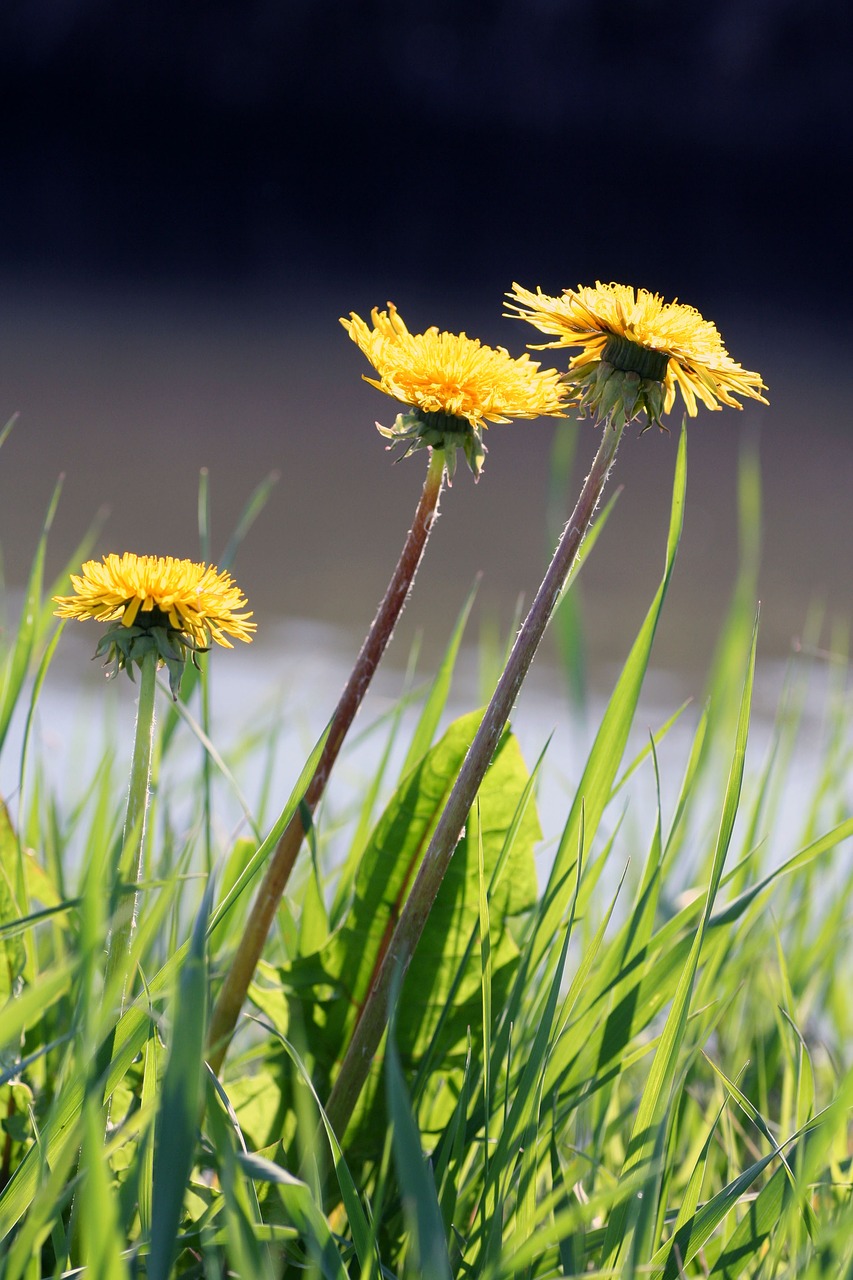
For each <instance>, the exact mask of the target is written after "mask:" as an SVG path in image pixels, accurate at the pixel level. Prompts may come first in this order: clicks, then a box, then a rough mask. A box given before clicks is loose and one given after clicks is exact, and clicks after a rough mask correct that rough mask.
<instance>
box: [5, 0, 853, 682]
mask: <svg viewBox="0 0 853 1280" xmlns="http://www.w3.org/2000/svg"><path fill="white" fill-rule="evenodd" d="M850 66H851V7H850V5H849V3H847V2H846V0H843V2H842V0H817V2H816V3H812V4H810V5H803V4H802V3H794V2H793V0H752V2H750V0H724V2H722V3H717V4H698V3H689V2H688V3H684V2H681V3H676V2H675V0H636V2H634V3H631V4H622V5H617V4H613V3H610V4H608V3H602V0H525V2H524V3H523V4H522V3H519V2H518V0H516V2H514V3H513V2H511V0H491V2H485V0H478V2H474V0H465V2H464V3H459V2H458V0H457V2H456V3H450V2H449V0H448V2H445V3H428V2H424V0H421V2H420V3H412V2H410V0H394V2H393V3H392V2H391V0H384V2H377V0H372V2H367V3H358V4H349V5H347V4H341V3H330V2H325V3H324V2H323V0H240V2H237V0H232V2H231V3H222V2H219V3H217V2H215V0H211V2H209V3H204V4H202V3H174V2H172V3H168V4H167V3H162V2H159V0H157V2H150V3H145V2H144V0H143V2H142V3H138V4H136V5H132V6H126V5H121V4H117V3H115V0H2V3H0V165H2V169H1V170H0V173H1V174H2V198H0V290H1V291H2V292H0V297H2V323H0V419H2V420H4V421H5V418H6V417H7V416H8V415H9V414H10V413H11V412H12V411H14V410H20V411H21V414H22V418H21V422H20V423H19V424H18V426H17V427H16V429H15V431H14V432H13V435H12V437H11V438H10V440H9V441H8V442H7V444H6V446H5V447H4V450H3V454H2V456H0V538H2V541H3V545H4V553H5V559H6V566H7V576H8V578H9V579H10V581H12V582H13V583H14V582H16V581H20V580H21V578H22V576H23V573H24V571H25V568H26V564H27V563H28V560H29V557H30V555H31V552H32V546H33V543H34V540H35V537H36V536H37V530H38V528H39V523H40V519H41V511H42V510H43V507H44V506H45V505H46V503H47V498H48V495H49V492H50V488H51V485H52V482H53V477H54V475H55V473H56V472H58V471H59V470H65V471H66V472H67V479H66V489H65V496H64V498H63V504H62V506H61V508H60V514H59V516H58V523H57V537H56V538H55V539H54V544H53V547H54V549H53V550H52V555H53V556H54V560H55V562H56V566H57V567H58V564H59V563H61V560H62V558H63V554H61V553H64V552H66V551H67V549H68V548H69V547H70V546H72V545H73V544H74V542H76V540H77V537H78V536H79V534H80V532H81V531H82V528H83V527H84V526H85V523H86V522H87V521H88V518H89V516H90V514H91V513H92V512H93V511H94V510H95V509H96V507H97V506H98V505H100V503H101V502H108V503H109V504H110V505H111V507H112V510H113V515H112V517H111V522H110V524H109V525H108V527H107V532H106V533H105V535H104V538H103V539H102V546H103V548H106V547H112V548H114V549H118V550H123V549H125V548H127V549H135V550H139V551H143V550H151V551H155V552H159V553H166V552H173V553H174V554H184V555H196V554H197V550H198V544H197V541H194V539H195V532H194V530H195V485H196V477H197V473H198V468H199V466H200V465H202V464H205V465H207V466H209V467H210V471H211V486H212V493H213V502H214V517H215V521H216V524H215V528H216V529H217V530H218V532H219V535H220V541H223V540H224V537H225V535H226V533H227V531H228V528H229V526H230V523H231V522H232V521H233V520H234V519H235V518H236V514H237V512H238V511H239V509H240V506H241V505H242V502H243V501H244V500H245V497H246V496H247V494H248V492H249V490H250V489H251V487H252V485H253V484H254V483H255V482H256V481H257V480H258V479H260V477H261V475H262V474H264V472H265V471H266V470H268V469H269V468H270V467H277V468H279V469H280V470H281V472H282V482H281V484H280V486H279V489H278V491H277V494H276V496H275V497H274V498H273V500H272V503H271V505H270V507H269V508H268V510H267V511H266V512H265V513H264V515H263V516H262V518H261V522H260V524H259V525H258V528H257V531H256V535H255V541H254V542H250V543H249V544H248V545H247V547H246V549H245V553H244V555H243V558H242V560H241V563H240V564H239V565H238V570H239V573H238V576H239V578H240V581H241V583H244V584H245V586H246V589H247V590H249V591H250V592H251V593H252V599H253V602H256V603H257V607H258V609H259V611H260V613H261V615H262V616H263V615H264V614H265V613H266V614H268V615H270V616H272V615H274V614H276V613H284V614H287V615H291V616H292V615H298V614H307V615H309V616H319V617H325V618H328V619H329V620H331V621H335V622H339V623H342V624H343V625H346V626H351V627H352V628H353V630H354V631H361V630H362V629H363V627H364V625H365V624H366V622H367V621H368V620H369V618H370V616H371V615H372V611H373V607H374V603H375V599H376V597H377V596H378V593H379V591H380V590H381V589H382V586H383V585H384V582H385V580H386V578H387V574H388V571H389V569H390V562H391V561H392V560H393V557H394V555H395V554H396V550H397V548H398V546H399V544H400V541H401V538H402V533H403V531H404V529H405V528H406V522H407V520H408V519H409V516H410V513H411V509H412V506H413V502H414V499H415V496H416V494H417V492H418V489H419V486H420V482H421V478H422V468H421V466H420V463H419V462H412V461H409V462H407V463H405V464H404V465H403V466H401V467H400V468H397V469H396V470H392V469H391V468H390V467H389V466H388V464H387V463H388V460H387V457H386V455H385V454H383V453H382V450H381V446H380V443H379V441H378V437H377V438H374V436H373V434H372V426H371V423H372V420H373V418H375V417H383V414H384V419H386V420H390V418H391V417H392V416H393V408H392V407H391V406H390V402H383V398H382V397H380V396H378V394H377V393H375V392H374V391H372V390H371V389H370V388H367V387H365V386H364V385H363V384H361V383H360V382H359V375H360V374H361V373H362V372H364V371H365V366H364V362H363V360H362V359H361V357H360V356H359V353H358V352H357V351H356V350H355V349H354V348H353V347H352V346H351V345H350V344H349V343H348V342H347V340H346V337H345V335H344V334H343V331H342V330H341V329H340V328H339V326H338V324H337V319H338V316H339V315H341V314H345V313H346V312H348V311H349V310H350V309H355V310H357V311H359V312H360V313H361V314H365V315H366V314H367V312H368V311H369V309H370V307H371V306H373V305H376V304H380V305H381V304H384V302H385V301H386V299H387V298H391V299H393V300H394V301H395V302H396V303H397V304H398V306H399V307H400V310H401V312H402V314H403V315H404V317H405V318H406V320H407V322H408V323H409V325H410V327H412V328H423V327H425V326H426V325H428V324H438V325H439V326H440V327H443V328H457V329H458V328H464V329H465V330H466V331H468V332H469V333H472V334H477V335H478V336H481V337H483V338H484V339H485V340H487V341H492V342H499V343H501V344H503V345H506V346H508V347H509V348H510V349H511V350H512V351H513V352H514V353H515V352H520V351H521V349H522V348H523V344H524V342H525V341H526V340H527V338H528V337H530V336H532V335H531V334H530V333H529V332H527V333H523V332H522V326H519V325H517V324H516V325H513V324H512V323H511V322H509V321H507V320H503V319H502V318H501V316H500V310H501V298H502V294H503V292H504V291H505V290H506V289H507V288H508V287H509V286H510V284H511V283H512V281H513V280H519V281H520V282H521V283H523V284H525V285H527V286H528V287H531V288H532V287H535V286H536V285H541V286H542V287H543V288H545V289H546V290H548V291H551V292H558V291H559V290H560V289H561V288H563V287H564V286H575V285H577V284H578V283H593V282H594V281H595V280H596V279H601V280H619V281H621V282H624V283H631V284H635V285H643V286H645V287H647V288H650V289H653V290H656V291H659V292H661V293H663V294H664V295H665V296H666V297H669V298H672V297H675V296H677V297H678V298H679V299H680V300H682V301H684V302H689V303H692V304H693V305H695V306H697V307H698V308H699V309H700V310H701V311H702V312H703V314H704V315H706V316H707V317H708V318H710V319H713V320H714V321H715V322H716V323H717V325H718V327H719V328H720V330H721V332H722V333H723V337H724V340H725V341H726V344H727V346H728V348H729V350H730V352H731V354H732V355H733V356H734V357H735V359H737V360H739V361H741V363H743V364H744V365H745V366H746V367H748V368H751V369H759V370H760V371H761V372H762V373H763V374H764V376H765V380H766V381H767V382H768V384H769V385H770V394H771V404H772V407H771V409H770V410H765V409H763V408H761V407H760V406H755V407H754V406H749V407H748V408H747V409H746V410H745V411H744V413H743V414H736V413H721V414H713V415H712V414H707V413H706V414H704V415H703V416H701V417H700V418H699V420H698V421H697V423H696V424H695V425H694V426H693V429H692V431H691V500H690V502H689V504H688V524H687V528H686V531H685V544H684V556H683V558H684V559H686V561H687V564H686V567H685V566H682V570H683V572H682V574H681V577H680V585H679V581H677V582H676V584H675V588H674V590H675V594H676V605H675V607H674V617H673V618H672V620H671V621H670V622H668V624H667V628H668V629H667V630H666V631H665V632H664V634H663V636H662V638H661V645H662V649H661V655H662V659H663V660H664V661H665V662H667V663H668V664H670V665H672V666H674V667H679V666H684V667H685V668H686V667H687V666H689V665H690V664H691V663H694V662H697V661H704V660H705V658H706V657H707V654H708V653H709V652H710V648H711V645H712V642H713V631H714V628H715V626H716V622H717V618H718V616H719V611H720V609H721V608H722V606H723V604H724V602H725V599H726V597H727V594H728V591H729V589H730V586H731V579H732V575H733V572H734V566H735V563H736V556H737V552H736V539H735V535H734V530H733V510H734V495H735V473H736V467H737V458H738V452H739V449H740V446H741V442H742V440H743V439H744V438H751V437H752V436H754V435H756V434H759V433H760V436H761V452H762V457H763V461H764V472H765V483H766V504H765V527H766V558H765V570H764V577H763V581H762V593H763V594H764V596H765V610H764V624H763V625H764V628H765V644H766V652H768V653H769V654H779V655H781V654H782V653H784V652H785V650H786V648H787V646H788V644H789V643H790V639H791V637H792V636H793V635H795V634H797V632H798V630H799V628H800V627H801V626H802V619H803V617H804V614H805V610H806V608H807V607H808V604H809V602H810V601H811V599H812V598H813V597H815V596H822V597H824V598H826V599H827V600H828V601H829V603H830V606H831V608H832V609H837V610H839V611H841V612H843V611H844V610H847V609H848V608H849V598H850V591H849V587H850V577H849V573H850V571H849V565H850V561H851V555H850V553H851V551H853V538H852V537H851V530H850V500H849V492H850V477H851V468H853V441H851V432H850V415H849V412H848V409H847V398H848V395H849V391H848V386H849V375H850V365H851V361H850V340H851V337H853V327H851V324H850V319H849V303H848V294H849V292H850V289H851V285H853V280H851V275H853V256H851V254H850V248H849V246H850V229H849V228H850V205H849V194H847V193H848V191H849V180H850V177H851V168H853V159H851V157H853V128H851V119H853V113H851V110H850V89H849V83H850ZM545 358H546V360H548V359H550V357H548V356H547V355H546V357H545ZM380 402H381V403H380ZM673 421H674V424H675V425H677V423H678V418H677V416H674V418H673ZM552 438H553V427H552V426H551V425H550V424H538V425H531V424H522V425H520V426H516V427H514V428H500V427H498V428H495V429H493V430H492V431H490V432H489V436H488V443H489V444H490V446H491V451H490V454H489V460H488V465H487V469H486V474H485V477H484V479H483V481H482V483H481V484H480V486H479V490H478V491H477V492H476V493H473V494H472V493H471V492H470V488H471V486H470V484H469V482H468V479H467V477H465V478H462V479H460V480H459V482H458V484H457V486H456V487H454V490H453V492H452V493H451V494H450V495H448V500H447V501H446V502H445V504H444V512H445V514H444V518H443V520H442V523H441V525H440V526H439V529H438V530H437V533H436V541H437V542H439V543H440V547H439V548H438V549H435V550H433V551H432V552H431V559H430V558H428V561H427V565H426V566H425V569H424V575H423V578H424V581H423V587H422V588H421V587H419V591H421V592H422V597H423V600H424V604H423V605H422V606H421V607H420V608H421V610H422V612H420V616H419V618H418V619H417V620H416V621H418V622H423V621H424V617H426V618H428V619H432V622H433V624H436V620H438V622H439V623H440V633H441V634H444V633H445V632H446V630H447V629H448V627H449V625H450V618H451V615H452V613H453V612H454V611H455V609H456V608H457V607H458V604H459V603H460V601H461V598H462V595H463V594H464V587H465V585H466V584H467V583H468V582H469V581H470V579H471V576H472V575H473V573H474V572H475V571H476V570H477V569H478V568H482V569H483V570H484V571H485V574H486V578H485V584H484V602H485V607H489V608H492V609H494V610H495V611H497V613H498V614H499V615H500V616H501V618H502V619H504V620H508V617H509V615H510V612H511V602H512V600H514V598H515V596H516V594H517V593H518V592H519V591H524V592H525V593H526V594H527V595H528V598H529V596H530V595H531V594H532V592H533V590H534V589H535V585H536V574H537V573H538V570H539V568H540V566H541V564H542V562H543V559H544V556H545V554H546V548H547V544H548V535H547V533H546V531H545V527H544V519H543V516H542V509H543V504H544V494H545V492H546V487H547V477H548V468H549V455H550V447H551V440H552ZM587 446H588V450H587V452H586V453H584V456H583V458H582V459H581V461H580V462H579V466H581V465H582V464H583V462H584V461H586V460H587V458H588V454H590V453H591V451H592V447H593V445H592V442H591V441H589V440H586V441H585V444H584V446H583V447H584V448H587ZM673 458H674V439H669V440H668V439H666V438H665V437H664V438H661V439H658V438H657V436H656V434H655V435H654V436H653V435H652V433H649V434H648V435H646V436H644V437H643V439H642V441H640V442H639V444H638V443H637V442H636V441H631V442H629V443H626V445H625V446H624V447H623V456H622V457H621V458H620V461H619V464H618V470H619V473H620V477H619V478H620V479H621V480H622V481H623V482H624V483H625V485H626V492H625V495H624V496H623V499H622V500H621V501H620V507H619V510H618V512H617V515H616V516H615V517H614V521H613V527H612V530H611V532H610V535H609V536H608V537H607V538H606V539H605V540H603V542H602V544H601V549H600V550H597V552H596V559H598V560H600V564H599V568H598V569H597V570H592V571H591V572H590V573H589V575H588V579H589V580H588V583H587V586H586V587H585V591H586V595H587V597H588V604H589V609H590V619H591V620H590V626H591V633H592V641H593V644H594V645H595V646H597V647H598V651H600V652H601V653H602V654H603V655H604V656H611V655H612V656H616V655H617V654H619V653H622V652H624V649H625V645H626V644H627V638H626V636H625V632H624V627H623V625H622V624H623V623H624V624H625V625H631V626H633V625H635V623H636V622H638V620H639V617H640V616H641V614H642V610H643V608H644V606H645V603H646V602H647V599H648V597H649V596H650V594H651V592H652V590H653V588H654V582H655V579H656V577H657V574H658V572H659V566H660V561H661V558H662V554H663V532H662V531H663V529H664V528H665V523H666V515H667V504H668V489H669V484H670V479H671V470H672V465H671V464H672V461H673ZM457 489H459V490H462V491H463V492H457ZM342 529H343V530H344V533H343V536H342V532H341V531H342ZM442 537H443V539H444V540H443V542H442V541H441V539H442ZM679 592H681V597H680V599H681V603H680V605H679V603H678V598H679V597H678V593H679ZM410 612H414V610H412V611H410ZM407 625H414V620H413V622H412V623H411V624H410V623H409V622H407Z"/></svg>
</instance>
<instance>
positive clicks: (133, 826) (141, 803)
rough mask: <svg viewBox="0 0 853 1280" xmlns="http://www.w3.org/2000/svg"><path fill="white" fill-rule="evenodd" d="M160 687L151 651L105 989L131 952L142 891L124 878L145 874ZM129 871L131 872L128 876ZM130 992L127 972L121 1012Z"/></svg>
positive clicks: (144, 667) (143, 679) (143, 673)
mask: <svg viewBox="0 0 853 1280" xmlns="http://www.w3.org/2000/svg"><path fill="white" fill-rule="evenodd" d="M156 687H157V655H156V654H155V653H153V652H152V653H148V654H146V655H145V657H144V658H143V660H142V663H141V664H140V676H139V702H138V704H137V710H136V735H135V737H134V742H133V758H132V760H131V765H130V786H129V789H128V793H127V813H126V816H125V821H124V837H123V840H122V849H121V862H120V865H119V869H118V880H119V886H118V888H119V893H120V897H119V900H118V902H117V905H116V910H115V915H114V918H113V925H112V930H111V933H110V940H109V943H108V945H107V963H106V971H105V975H104V990H109V988H110V985H111V984H112V982H113V980H114V979H115V978H116V976H117V975H118V974H119V972H120V971H121V970H122V968H123V967H124V966H126V965H127V960H128V956H129V954H130V944H131V939H132V937H133V930H134V928H135V927H136V914H137V909H138V904H139V893H138V891H137V890H136V889H134V891H133V893H132V894H125V893H123V892H122V888H123V881H124V880H125V879H127V880H128V881H132V883H133V884H134V885H137V884H138V883H139V880H140V878H141V876H142V851H143V847H144V841H145V818H146V815H147V812H148V792H149V787H150V784H151V755H152V746H153V742H154V694H155V690H156ZM128 872H129V873H130V874H129V875H128ZM126 992H127V973H125V974H124V976H123V977H122V980H121V996H120V1000H119V1004H120V1011H121V1012H122V1013H123V1012H124V1002H125V995H126Z"/></svg>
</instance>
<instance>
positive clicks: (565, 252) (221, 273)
mask: <svg viewBox="0 0 853 1280" xmlns="http://www.w3.org/2000/svg"><path fill="white" fill-rule="evenodd" d="M850 36H851V18H850V6H849V4H847V3H846V0H816V2H815V3H812V4H809V5H803V4H802V3H794V2H793V0H752V2H749V0H723V2H722V3H716V4H696V3H689V2H688V3H684V2H683V0H681V2H676V0H635V2H632V3H630V4H614V3H603V2H602V0H524V3H521V2H520V0H491V2H486V0H465V3H459V0H445V2H444V3H428V2H424V0H421V2H419V3H413V2H412V0H366V2H360V3H352V4H341V3H329V2H326V3H324V2H323V0H287V2H284V0H231V2H224V0H219V2H217V0H209V2H206V3H198V2H196V3H192V2H182V3H179V4H175V3H174V2H173V0H171V2H169V3H165V2H164V0H152V2H149V3H140V4H136V5H132V6H127V5H121V4H116V3H115V0H5V3H4V4H3V5H2V6H0V148H2V151H1V152H0V159H2V174H3V198H2V200H0V270H2V271H3V272H5V273H6V274H7V275H8V274H9V273H13V274H14V275H17V276H21V277H22V278H24V279H26V278H27V276H29V275H31V274H35V275H39V276H41V277H45V276H46V277H50V276H51V275H53V274H55V275H58V276H63V277H71V278H72V279H74V278H78V277H79V278H82V279H84V280H88V281H92V282H103V281H107V282H112V283H116V282H121V281H122V280H124V279H127V280H140V279H141V280H144V281H146V282H154V283H157V282H167V283H168V284H169V285H170V286H174V287H178V288H187V289H196V288H201V289H204V288H206V287H209V286H211V285H213V286H215V287H217V288H227V287H231V286H234V287H237V288H239V289H244V288H248V289H254V288H271V289H273V290H274V289H276V288H278V287H282V286H285V287H289V288H296V289H297V290H300V291H301V290H305V289H306V288H307V287H310V286H311V285H312V284H321V285H322V284H323V283H324V282H325V281H328V280H333V279H341V278H342V277H343V278H348V279H349V278H359V277H364V278H366V279H369V280H372V279H374V278H375V279H382V280H384V279H389V280H394V281H396V282H401V283H402V284H403V285H405V286H411V287H412V288H416V287H417V286H418V285H421V286H423V287H429V288H434V289H436V290H441V291H442V292H445V291H448V292H449V291H450V290H452V289H461V290H462V291H463V292H471V291H472V289H474V288H479V287H481V286H482V287H483V288H487V289H489V290H490V291H491V293H492V294H494V296H499V294H500V292H502V291H503V289H504V288H506V287H507V286H508V284H509V283H510V277H511V276H515V277H517V278H521V279H523V280H524V281H525V282H527V283H531V284H532V283H541V284H542V285H543V286H544V287H546V288H548V289H551V290H557V289H559V288H561V287H563V286H573V285H576V284H577V283H579V282H581V281H583V282H587V281H590V282H591V281H592V280H593V279H595V278H596V277H603V278H606V279H617V280H624V281H625V282H630V283H634V284H638V285H639V284H642V285H645V286H646V287H649V288H652V289H658V290H660V291H661V292H663V293H664V294H666V295H668V296H672V295H674V294H678V296H680V297H681V298H683V299H684V300H685V301H691V300H694V299H695V300H697V301H698V302H699V303H700V305H701V303H702V302H703V300H707V298H708V296H709V293H710V295H711V298H712V300H713V299H714V298H715V297H716V296H717V295H718V294H719V295H725V296H726V298H727V300H729V301H734V302H738V301H743V302H744V304H745V305H747V307H751V306H752V305H753V303H754V302H755V301H756V300H760V301H761V302H762V303H764V304H770V305H776V303H777V302H778V303H782V302H784V301H786V300H790V298H791V294H792V293H795V294H796V293H799V292H800V291H802V296H803V299H804V306H805V307H806V312H807V314H808V310H809V309H810V308H811V309H813V310H814V311H815V312H818V311H819V312H820V313H821V314H823V315H824V316H826V315H827V314H828V313H831V312H833V311H834V310H835V309H836V308H837V309H838V312H839V314H841V313H842V312H843V310H844V308H845V305H846V299H845V296H844V295H845V291H846V289H847V288H849V286H850V284H851V274H853V273H851V255H850V253H849V205H848V203H847V197H846V195H845V196H844V197H843V198H842V192H845V191H846V188H847V181H848V180H849V177H850V169H851V153H853V129H851V111H850V106H849V87H848V86H849V72H850V65H851V39H850ZM397 287H398V292H401V291H402V289H401V287H400V286H399V285H398V286H397Z"/></svg>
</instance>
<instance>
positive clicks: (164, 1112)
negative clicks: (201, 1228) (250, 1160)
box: [148, 880, 213, 1280]
mask: <svg viewBox="0 0 853 1280" xmlns="http://www.w3.org/2000/svg"><path fill="white" fill-rule="evenodd" d="M212 900H213V881H212V880H211V881H209V882H208V885H207V888H206V889H205V893H204V899H203V901H202V905H201V908H200V910H199V912H198V915H197V916H196V920H195V924H194V926H193V932H192V937H191V939H190V945H189V948H188V950H187V954H186V958H185V959H184V961H183V963H182V965H181V968H180V973H179V977H178V990H177V995H176V999H175V1007H174V1016H173V1020H172V1043H171V1047H170V1050H169V1060H168V1062H167V1064H166V1071H165V1074H164V1077H163V1085H162V1089H161V1093H160V1109H159V1113H158V1116H157V1124H156V1129H155V1147H154V1167H153V1185H152V1193H151V1252H150V1255H149V1258H148V1275H149V1277H150V1280H169V1275H170V1274H171V1270H172V1264H173V1262H174V1258H175V1252H176V1247H177V1236H178V1228H179V1226H180V1222H181V1213H182V1207H183V1201H184V1189H185V1187H186V1184H187V1180H188V1178H189V1175H190V1170H191V1169H192V1166H193V1159H194V1154H195V1140H196V1131H197V1129H198V1117H199V1113H200V1109H201V1100H202V1066H203V1055H204V1036H205V1029H206V1024H207V999H208V990H207V987H208V973H207V939H206V934H207V923H208V918H209V915H210V908H211V903H212Z"/></svg>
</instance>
